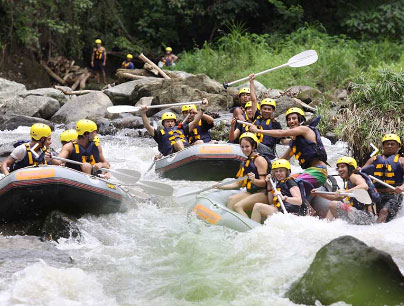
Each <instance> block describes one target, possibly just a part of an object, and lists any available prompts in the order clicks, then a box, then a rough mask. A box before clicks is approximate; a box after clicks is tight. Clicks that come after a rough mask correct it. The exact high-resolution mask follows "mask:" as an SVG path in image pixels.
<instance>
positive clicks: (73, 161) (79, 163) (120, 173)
mask: <svg viewBox="0 0 404 306" xmlns="http://www.w3.org/2000/svg"><path fill="white" fill-rule="evenodd" d="M52 158H53V159H57V160H60V161H62V162H65V163H70V164H75V165H84V163H82V162H78V161H75V160H71V159H67V158H63V157H57V156H55V157H52ZM99 170H102V171H107V172H111V173H117V174H119V175H124V176H127V177H132V176H131V175H128V174H125V173H122V172H119V171H114V170H111V169H107V168H100V169H99Z"/></svg>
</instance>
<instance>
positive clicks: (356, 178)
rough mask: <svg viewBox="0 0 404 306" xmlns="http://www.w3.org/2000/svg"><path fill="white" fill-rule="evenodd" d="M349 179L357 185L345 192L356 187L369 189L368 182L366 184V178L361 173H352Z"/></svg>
mask: <svg viewBox="0 0 404 306" xmlns="http://www.w3.org/2000/svg"><path fill="white" fill-rule="evenodd" d="M349 180H350V181H351V182H352V184H354V185H355V187H353V188H351V189H348V190H345V191H344V192H347V193H349V192H352V191H353V190H355V189H365V190H368V189H369V186H368V184H366V181H365V179H364V178H363V177H362V176H361V175H360V174H352V175H351V176H350V177H349Z"/></svg>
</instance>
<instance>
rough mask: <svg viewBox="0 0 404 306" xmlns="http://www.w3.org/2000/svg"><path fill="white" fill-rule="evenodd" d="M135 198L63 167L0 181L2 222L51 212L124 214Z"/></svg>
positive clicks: (39, 169)
mask: <svg viewBox="0 0 404 306" xmlns="http://www.w3.org/2000/svg"><path fill="white" fill-rule="evenodd" d="M131 202H132V198H131V196H130V195H128V194H127V193H126V192H125V191H124V190H122V189H121V187H119V186H118V185H116V184H113V183H110V182H108V181H106V180H103V179H100V178H98V177H94V176H91V175H87V174H85V173H83V172H79V171H76V170H73V169H69V168H65V167H60V166H41V167H27V168H22V169H19V170H17V171H14V172H12V173H10V174H9V175H7V176H6V177H4V178H3V179H1V180H0V219H1V220H2V221H3V222H4V221H12V220H21V219H30V218H32V217H38V216H40V215H42V214H47V213H48V212H50V211H52V210H60V211H63V212H66V213H70V214H73V215H75V216H80V215H82V214H85V213H92V214H108V213H115V212H124V211H126V210H127V205H128V204H129V203H131Z"/></svg>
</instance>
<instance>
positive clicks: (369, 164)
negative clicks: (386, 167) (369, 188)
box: [362, 157, 374, 169]
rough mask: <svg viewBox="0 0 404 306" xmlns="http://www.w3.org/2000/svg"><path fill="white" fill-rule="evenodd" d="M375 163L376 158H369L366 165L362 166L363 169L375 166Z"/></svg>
mask: <svg viewBox="0 0 404 306" xmlns="http://www.w3.org/2000/svg"><path fill="white" fill-rule="evenodd" d="M373 161H374V158H373V157H371V158H369V159H368V160H367V161H366V163H365V164H364V165H363V166H362V169H363V168H365V167H368V166H371V165H372V164H373Z"/></svg>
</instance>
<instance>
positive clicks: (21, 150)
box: [10, 143, 27, 162]
mask: <svg viewBox="0 0 404 306" xmlns="http://www.w3.org/2000/svg"><path fill="white" fill-rule="evenodd" d="M26 154H27V148H26V147H25V143H23V144H21V145H19V146H18V147H16V148H15V149H14V150H13V151H12V152H11V154H10V156H11V157H12V158H14V159H15V161H16V162H19V161H22V160H23V159H24V157H25V155H26Z"/></svg>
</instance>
